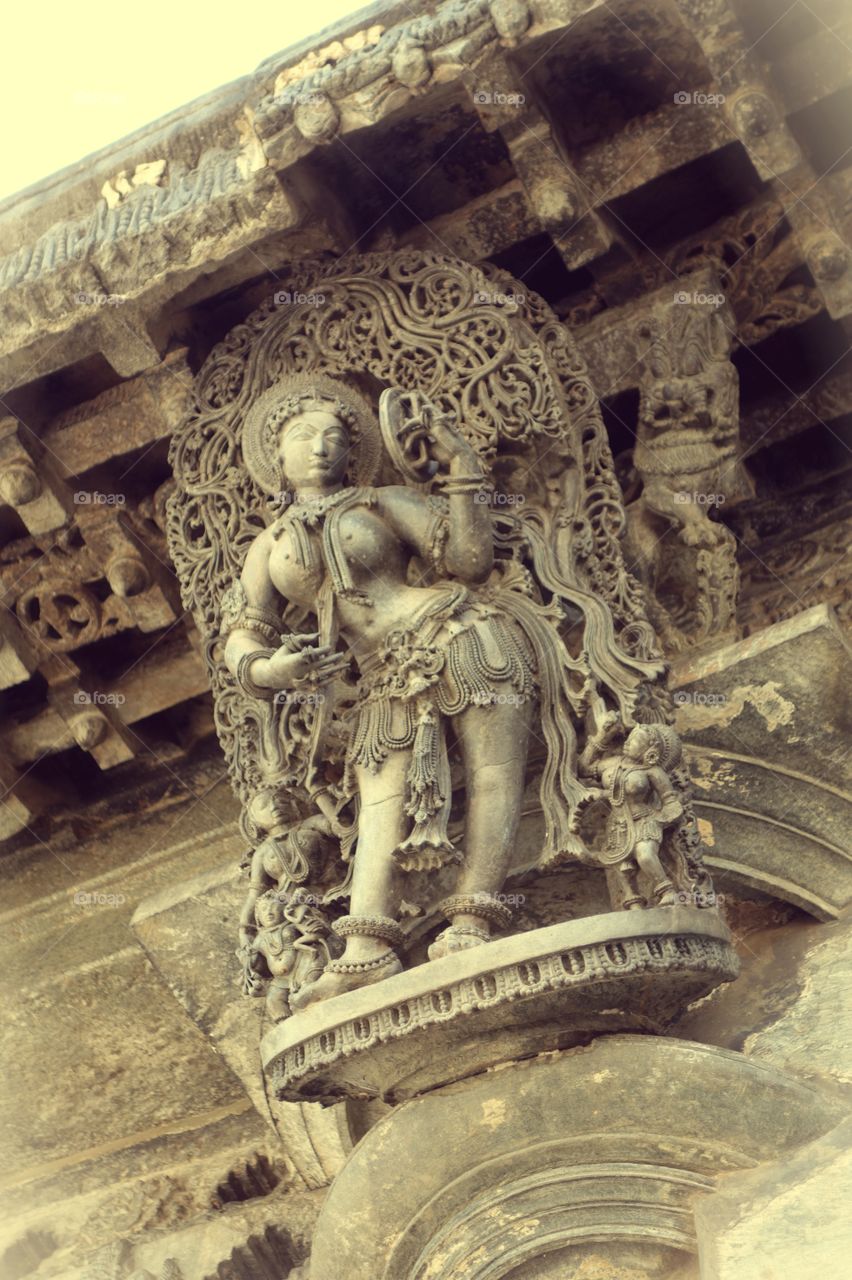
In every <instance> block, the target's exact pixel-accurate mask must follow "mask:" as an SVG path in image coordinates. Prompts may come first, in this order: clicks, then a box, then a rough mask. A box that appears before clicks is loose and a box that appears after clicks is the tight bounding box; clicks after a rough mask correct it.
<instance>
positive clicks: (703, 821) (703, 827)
mask: <svg viewBox="0 0 852 1280" xmlns="http://www.w3.org/2000/svg"><path fill="white" fill-rule="evenodd" d="M697 821H698V834H699V835H700V836H701V839H702V841H703V843H704V844H706V845H707V846H708V848H710V849H713V848H714V847H715V845H716V836H715V834H714V832H713V823H712V822H710V821H708V819H707V818H699V819H698V820H697Z"/></svg>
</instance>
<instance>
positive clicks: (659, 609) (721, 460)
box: [627, 300, 749, 650]
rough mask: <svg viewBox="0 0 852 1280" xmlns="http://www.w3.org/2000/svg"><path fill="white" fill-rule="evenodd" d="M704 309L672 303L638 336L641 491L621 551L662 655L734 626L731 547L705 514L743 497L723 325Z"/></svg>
mask: <svg viewBox="0 0 852 1280" xmlns="http://www.w3.org/2000/svg"><path fill="white" fill-rule="evenodd" d="M721 311H722V308H721V306H717V305H714V303H713V302H712V301H709V302H708V301H703V300H701V301H698V302H692V301H687V300H684V302H682V303H678V302H676V303H675V305H674V306H673V307H672V308H670V310H669V312H668V313H667V314H666V315H665V317H663V316H660V317H655V318H653V319H652V320H651V321H650V322H649V323H648V324H647V325H646V326H645V329H644V331H643V334H642V336H643V338H645V339H646V340H647V341H648V342H649V356H648V358H647V368H646V373H645V377H644V378H643V379H642V382H641V384H640V395H639V422H638V430H637V438H636V446H635V449H634V452H633V465H634V466H635V468H636V471H637V473H638V475H639V477H640V478H641V481H642V492H641V496H640V497H639V498H638V499H637V500H636V501H635V502H634V503H632V504H631V506H630V508H629V511H628V517H629V523H628V538H627V547H628V553H629V555H630V558H631V562H632V563H633V564H635V566H636V568H637V571H638V573H639V576H640V577H641V578H642V580H643V581H644V582H645V584H646V586H647V588H648V592H649V597H650V599H649V609H650V614H651V618H652V621H653V622H654V625H655V627H656V628H657V630H658V631H659V633H660V635H661V637H662V639H663V642H664V645H665V647H666V648H667V649H669V650H678V649H682V648H683V647H684V646H685V645H686V644H694V643H697V642H700V641H702V640H705V639H707V638H709V637H710V636H713V635H718V634H723V633H725V632H726V631H729V630H732V629H733V628H734V626H735V611H736V599H737V585H738V581H739V571H738V567H737V556H736V539H735V537H734V535H733V534H732V533H731V532H730V530H729V529H727V528H726V527H725V525H724V524H722V523H721V521H720V520H718V519H713V518H712V515H711V513H716V514H718V512H719V509H720V508H721V506H722V505H723V504H724V503H725V502H727V501H728V500H730V499H736V498H739V497H742V496H745V494H747V493H748V492H749V489H748V481H747V478H746V476H745V472H744V470H743V467H742V463H741V462H740V460H739V458H738V452H737V451H738V446H739V379H738V375H737V371H736V369H735V368H734V366H733V364H732V363H731V361H730V360H729V358H728V356H729V352H730V347H731V338H732V332H733V329H732V325H731V324H729V323H726V322H725V320H724V319H723V315H722V313H721Z"/></svg>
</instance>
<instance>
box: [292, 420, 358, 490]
mask: <svg viewBox="0 0 852 1280" xmlns="http://www.w3.org/2000/svg"><path fill="white" fill-rule="evenodd" d="M349 446H350V441H349V432H348V431H347V430H346V427H345V426H344V425H343V423H342V422H341V421H340V419H339V418H338V417H336V415H335V414H334V413H333V412H332V411H331V410H330V409H328V410H325V409H306V410H305V411H304V412H302V413H300V414H298V415H297V417H295V418H291V419H290V421H289V422H285V423H284V426H283V427H282V428H281V435H280V437H279V446H278V456H279V458H280V460H281V466H282V467H283V469H284V474H285V476H286V477H287V481H288V483H289V484H290V485H292V487H293V488H294V489H297V490H298V489H301V488H310V489H332V488H335V487H336V486H338V485H339V484H340V483H341V482H342V480H343V476H344V474H345V472H346V464H347V462H348V460H349Z"/></svg>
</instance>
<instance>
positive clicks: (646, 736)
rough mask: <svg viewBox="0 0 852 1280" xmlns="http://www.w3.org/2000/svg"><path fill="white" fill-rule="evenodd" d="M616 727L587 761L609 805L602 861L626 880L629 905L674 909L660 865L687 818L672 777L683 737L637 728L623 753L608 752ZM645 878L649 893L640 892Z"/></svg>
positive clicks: (613, 724)
mask: <svg viewBox="0 0 852 1280" xmlns="http://www.w3.org/2000/svg"><path fill="white" fill-rule="evenodd" d="M616 729H617V721H616V720H615V719H612V720H611V721H610V722H609V723H608V724H607V725H606V726H604V728H603V730H602V732H601V734H600V736H599V738H598V739H597V741H595V742H593V743H591V744H590V747H589V749H588V750H587V752H584V758H583V761H582V765H583V769H584V772H586V773H590V774H596V775H597V776H598V777H599V778H600V780H601V782H602V783H603V795H604V797H605V799H606V801H607V803H608V806H609V812H608V816H607V823H606V833H605V838H604V845H603V848H602V850H601V851H600V852H599V854H598V861H599V862H600V863H601V865H603V866H606V867H612V868H613V870H614V871H615V873H616V876H617V878H618V880H619V881H620V882H621V884H620V888H621V891H622V892H621V895H620V896H621V905H622V906H623V907H625V908H627V909H628V910H630V909H635V908H638V907H646V906H656V907H667V906H673V905H674V904H675V902H676V900H677V899H676V892H675V883H674V881H673V879H672V877H671V875H670V874H669V872H668V871H666V869H665V868H664V867H663V864H662V862H661V861H660V847H661V844H662V841H663V833H664V830H665V828H666V827H669V826H671V825H672V824H673V823H675V822H677V821H678V819H679V818H681V817H682V816H683V805H682V804H681V801H680V798H679V796H678V794H677V792H676V790H675V787H674V784H673V782H672V779H671V777H670V776H669V773H668V770H670V769H674V768H676V766H677V765H678V764H679V762H680V758H681V745H680V739H679V738H678V736H677V734H676V733H675V731H674V729H672V728H670V727H669V726H668V725H644V724H643V725H636V727H635V728H634V729H632V730H631V731H630V733H629V734H628V735H627V739H626V741H625V742H624V745H623V746H622V748H621V750H620V751H616V752H611V751H610V753H609V754H607V751H608V748H609V741H610V738H611V735H612V733H613V732H615V731H616ZM640 876H641V878H642V880H643V881H644V883H645V884H646V885H647V886H648V892H647V893H643V892H641V891H640V886H639V878H640Z"/></svg>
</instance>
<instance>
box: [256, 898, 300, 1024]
mask: <svg viewBox="0 0 852 1280" xmlns="http://www.w3.org/2000/svg"><path fill="white" fill-rule="evenodd" d="M254 915H255V920H256V921H257V933H256V934H255V935H254V937H253V938H252V940H251V941H250V942H249V943H248V944H247V945H246V946H244V947H243V949H242V958H243V963H244V966H245V969H244V972H245V986H246V989H247V990H248V991H250V992H251V993H252V994H253V995H254V994H257V995H260V994H261V993H262V991H263V989H264V987H265V988H266V1011H267V1013H268V1014H269V1016H270V1018H271V1019H272V1021H273V1022H279V1021H280V1020H281V1019H282V1018H288V1017H289V1016H290V989H291V986H292V981H293V970H294V969H295V967H296V960H297V953H296V941H297V939H298V937H299V930H298V929H297V928H296V927H295V925H292V924H289V923H286V922H285V916H284V904H283V902H281V901H280V900H279V898H278V896H277V894H276V893H275V892H274V891H273V892H271V893H264V894H263V896H262V897H260V898H258V899H257V902H256V903H255V904H254ZM267 978H271V981H270V982H269V983H268V985H267V982H266V981H265V979H267Z"/></svg>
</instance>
